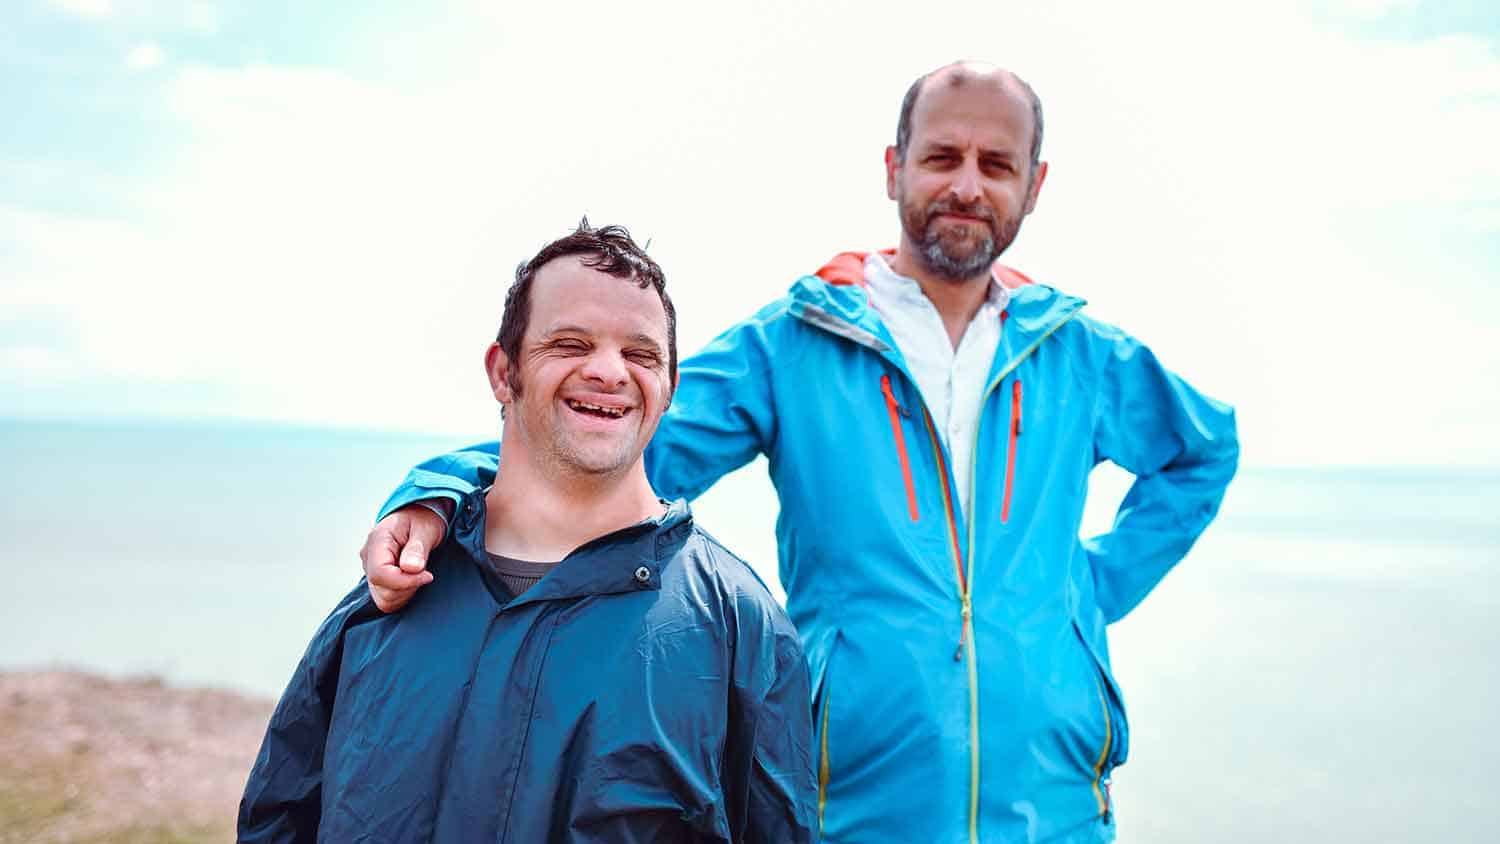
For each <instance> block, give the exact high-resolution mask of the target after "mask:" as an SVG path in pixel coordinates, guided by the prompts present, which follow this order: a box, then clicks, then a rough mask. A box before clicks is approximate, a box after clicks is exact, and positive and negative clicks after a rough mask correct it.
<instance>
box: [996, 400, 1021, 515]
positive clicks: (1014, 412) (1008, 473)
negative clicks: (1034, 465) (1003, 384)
mask: <svg viewBox="0 0 1500 844" xmlns="http://www.w3.org/2000/svg"><path fill="white" fill-rule="evenodd" d="M1020 438H1021V379H1019V378H1017V379H1016V380H1014V381H1012V382H1011V385H1010V437H1009V439H1010V444H1009V446H1008V447H1007V448H1006V450H1005V496H1004V498H1002V499H1001V502H1000V522H1001V524H1004V523H1006V522H1009V521H1010V493H1011V490H1012V489H1013V488H1014V487H1015V484H1016V444H1017V442H1016V441H1017V440H1019V439H1020Z"/></svg>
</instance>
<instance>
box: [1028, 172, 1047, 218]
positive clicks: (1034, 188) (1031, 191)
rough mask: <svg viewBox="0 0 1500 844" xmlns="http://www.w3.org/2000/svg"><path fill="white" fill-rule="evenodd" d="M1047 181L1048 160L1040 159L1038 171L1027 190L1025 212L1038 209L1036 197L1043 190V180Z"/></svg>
mask: <svg viewBox="0 0 1500 844" xmlns="http://www.w3.org/2000/svg"><path fill="white" fill-rule="evenodd" d="M1045 181H1047V162H1045V161H1038V162H1037V163H1036V173H1035V174H1034V175H1033V176H1032V178H1031V185H1030V186H1029V187H1028V189H1027V191H1026V211H1025V213H1027V214H1030V213H1031V212H1032V211H1034V210H1035V209H1036V198H1037V195H1038V194H1040V193H1041V192H1042V182H1045Z"/></svg>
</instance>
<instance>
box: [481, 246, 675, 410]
mask: <svg viewBox="0 0 1500 844" xmlns="http://www.w3.org/2000/svg"><path fill="white" fill-rule="evenodd" d="M573 255H579V256H582V261H583V265H584V266H585V267H588V268H590V269H594V270H598V271H599V272H601V273H605V274H606V275H612V276H614V277H615V278H619V279H623V280H626V281H634V282H635V283H636V285H637V286H638V287H640V288H641V289H642V290H645V289H646V288H648V287H649V288H653V289H655V290H656V295H657V296H660V297H661V304H662V308H663V309H664V310H666V312H667V361H668V375H669V376H670V378H671V380H670V381H669V382H668V383H671V384H675V383H676V382H677V309H676V308H674V307H672V297H671V296H668V295H667V280H666V277H665V276H664V275H663V274H662V271H661V267H660V266H659V265H658V264H657V263H656V261H654V260H652V258H651V256H650V255H647V254H646V250H644V249H642V248H641V247H640V246H637V245H636V242H635V241H634V240H631V239H630V232H628V231H626V230H625V227H624V226H603V227H601V228H597V229H596V228H593V227H592V226H590V225H589V218H588V217H584V218H583V219H581V220H579V221H578V228H576V229H574V230H573V232H572V233H571V234H568V235H564V236H563V237H560V238H558V239H557V240H554V241H552V242H551V243H549V244H547V245H546V246H543V247H542V249H541V251H540V252H538V253H536V254H535V255H533V256H532V258H531V260H529V261H525V262H523V263H522V264H520V265H519V266H517V267H516V280H515V281H514V282H513V283H512V284H511V286H510V290H509V291H508V292H507V293H506V294H505V314H504V315H503V316H501V318H500V332H499V334H497V335H496V336H495V342H496V343H498V344H499V346H500V350H501V351H503V352H505V357H506V358H507V359H508V360H509V361H510V375H511V379H512V382H513V384H514V386H516V387H519V386H520V385H519V383H517V382H516V374H517V366H516V363H517V361H519V360H520V358H521V339H522V338H523V337H525V336H526V328H527V327H528V326H529V325H530V323H531V287H532V284H533V283H534V282H535V281H536V275H537V272H538V271H540V270H541V268H542V267H544V266H546V265H547V264H549V263H551V262H552V261H555V260H557V259H558V258H566V257H569V256H573ZM518 391H519V390H518Z"/></svg>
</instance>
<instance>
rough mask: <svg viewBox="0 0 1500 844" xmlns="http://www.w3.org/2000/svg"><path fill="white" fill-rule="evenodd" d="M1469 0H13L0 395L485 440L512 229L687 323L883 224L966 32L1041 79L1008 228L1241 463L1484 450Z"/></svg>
mask: <svg viewBox="0 0 1500 844" xmlns="http://www.w3.org/2000/svg"><path fill="white" fill-rule="evenodd" d="M1043 5H1052V6H1055V8H1041V7H1042V6H1043ZM1483 6H1484V4H1483V3H1479V2H1475V3H1435V2H1433V3H1429V2H1403V0H1324V2H1314V3H1307V2H1293V0H1264V2H1260V3H1256V4H1243V3H1241V4H1233V5H1232V6H1231V5H1227V4H1224V5H1221V4H1212V3H1202V2H1187V0H1183V1H1182V2H1176V0H1164V1H1163V2H1155V0H1144V2H1137V3H1129V4H1105V3H1099V4H1071V3H1062V4H1036V3H1024V4H1023V3H1009V2H990V3H982V4H976V3H946V2H927V3H923V4H895V3H889V2H859V3H855V2H829V3H819V4H809V3H805V2H796V3H793V2H783V0H767V2H756V3H739V4H703V3H690V2H681V3H673V2H665V3H645V4H636V3H619V2H609V3H594V2H591V1H590V0H581V2H575V3H569V4H539V3H534V4H514V3H478V2H461V1H457V0H456V1H455V2H448V3H437V2H433V3H408V4H396V3H380V4H376V3H368V2H344V0H337V2H320V3H302V2H292V0H279V1H278V2H248V1H247V2H213V0H162V1H161V2H152V1H151V0H15V2H9V3H6V4H5V6H4V8H3V10H0V110H3V113H4V114H5V115H6V119H5V120H4V121H0V416H27V417H69V418H74V417H82V418H92V417H109V418H118V417H151V418H170V419H199V418H248V419H257V420H277V421H286V422H294V423H305V424H315V425H332V426H351V427H358V428H373V429H394V430H412V431H425V432H433V433H451V434H452V435H453V436H454V437H455V442H459V441H466V440H473V439H479V438H485V437H490V436H492V435H493V434H494V433H496V431H497V428H498V420H497V415H498V414H497V412H496V408H495V406H494V403H493V399H492V398H491V396H490V394H489V390H488V385H487V383H486V381H485V377H484V374H483V372H482V355H483V352H484V349H485V346H486V345H487V344H488V342H489V341H490V339H491V338H492V337H493V335H494V331H495V329H496V327H497V325H498V323H499V318H500V310H501V304H502V302H503V297H504V292H505V289H506V287H507V285H508V284H509V281H510V279H511V275H512V273H513V270H514V267H515V265H516V264H517V263H518V262H520V261H522V260H524V259H525V258H527V257H529V256H530V255H531V254H532V253H534V252H535V251H536V249H537V248H539V247H540V246H541V245H542V244H543V243H545V242H546V241H548V240H550V239H552V238H554V237H557V236H559V235H561V234H563V233H565V232H566V231H568V230H569V229H570V228H571V227H572V226H573V224H574V223H575V222H576V221H577V220H578V218H579V217H580V216H582V215H584V214H587V215H588V217H589V218H590V219H591V220H592V221H593V222H595V223H596V224H598V223H622V224H624V225H626V226H628V227H629V228H630V229H631V231H632V232H633V233H634V234H635V235H636V236H637V238H638V239H641V240H643V241H646V240H649V242H650V251H651V252H652V254H654V255H655V256H656V257H657V259H658V260H659V261H660V262H661V264H662V265H663V267H664V268H665V270H666V272H667V277H668V281H669V285H670V289H671V292H672V294H673V297H674V299H675V300H676V303H677V307H678V312H679V319H680V326H679V343H680V345H681V346H682V348H683V351H684V352H690V351H692V350H695V349H697V348H699V347H701V346H702V345H703V344H704V343H706V342H707V341H708V340H709V339H711V338H712V337H713V336H714V335H715V334H717V333H718V332H719V331H721V330H723V329H724V328H725V327H727V326H728V325H730V324H732V323H733V322H734V321H736V320H738V319H741V318H744V317H745V316H748V315H749V314H750V313H752V312H753V311H754V310H755V309H757V308H758V307H759V306H761V305H763V304H765V303H766V302H768V301H770V300H771V299H773V298H775V297H777V296H778V295H780V294H781V293H783V292H785V290H786V289H787V287H788V286H790V284H791V283H792V282H793V281H794V280H795V279H796V277H797V276H799V275H801V274H804V273H807V272H810V271H812V270H814V269H816V268H817V267H818V266H819V265H821V264H822V263H823V262H824V261H825V260H826V259H827V258H829V257H831V256H832V255H833V254H834V253H836V252H839V251H844V250H849V249H871V248H880V247H886V246H890V245H893V244H894V243H895V240H896V238H897V234H898V223H897V218H896V214H895V208H894V205H893V204H892V203H891V202H890V201H889V200H888V199H887V198H886V197H885V193H884V174H883V170H882V154H883V151H884V147H885V145H886V144H888V143H890V142H891V141H892V140H893V137H894V131H895V122H896V112H897V108H898V105H899V103H900V99H901V95H902V93H903V92H904V90H905V89H906V87H907V85H908V84H909V83H910V82H911V80H912V79H913V78H914V77H916V76H917V75H919V74H921V73H923V72H925V71H927V70H929V69H931V68H933V67H936V66H938V65H941V64H944V63H946V62H948V61H950V60H953V59H956V58H974V59H984V60H990V61H994V62H997V63H999V64H1002V65H1005V66H1007V67H1010V68H1012V69H1014V70H1015V71H1017V72H1018V73H1020V74H1021V75H1022V76H1023V77H1025V78H1026V79H1027V80H1028V81H1029V82H1031V83H1032V85H1033V86H1034V87H1035V88H1036V90H1037V91H1038V93H1039V94H1040V96H1041V97H1042V100H1043V103H1044V105H1045V108H1046V115H1047V116H1046V140H1045V143H1044V147H1043V157H1044V158H1045V159H1047V160H1048V161H1049V162H1050V168H1051V169H1050V171H1049V175H1048V178H1047V182H1046V184H1045V186H1044V190H1043V191H1042V195H1041V198H1040V202H1039V204H1038V207H1037V210H1036V212H1035V213H1034V214H1033V215H1032V216H1031V217H1030V218H1028V220H1027V222H1026V224H1025V226H1024V227H1023V229H1022V231H1021V235H1020V237H1019V239H1018V240H1017V242H1016V244H1015V245H1014V246H1013V247H1012V248H1011V249H1010V251H1009V252H1007V253H1006V262H1007V263H1009V264H1011V265H1013V266H1016V267H1018V268H1020V269H1021V270H1023V271H1024V272H1026V273H1027V274H1028V275H1030V276H1032V277H1033V278H1035V279H1037V280H1039V281H1041V282H1043V283H1047V284H1051V285H1053V286H1055V287H1058V288H1060V289H1062V290H1065V291H1068V292H1070V293H1073V294H1076V295H1079V296H1082V297H1084V298H1086V299H1087V300H1089V305H1088V308H1087V311H1086V312H1087V313H1089V314H1091V315H1093V316H1094V317H1095V318H1097V319H1101V320H1104V321H1106V322H1110V323H1113V324H1117V325H1119V326H1121V327H1123V328H1125V329H1126V330H1127V331H1129V332H1130V333H1132V334H1134V335H1135V336H1137V337H1139V338H1141V339H1142V340H1143V341H1144V342H1146V343H1147V344H1148V345H1150V346H1151V347H1152V348H1153V349H1154V350H1155V351H1156V352H1157V354H1158V355H1159V356H1160V357H1161V358H1162V359H1163V360H1164V361H1166V362H1167V363H1168V365H1169V366H1171V367H1172V368H1173V369H1175V370H1177V371H1178V372H1180V373H1181V374H1182V375H1184V376H1185V377H1187V378H1188V379H1189V380H1190V381H1192V382H1193V383H1194V384H1195V385H1197V386H1199V387H1200V388H1202V389H1203V390H1205V391H1206V392H1208V393H1209V394H1211V395H1214V396H1216V397H1219V398H1222V399H1224V400H1226V401H1228V402H1230V403H1232V404H1233V405H1235V407H1236V409H1237V413H1238V417H1239V422H1240V430H1241V440H1242V443H1243V448H1244V461H1245V463H1246V464H1247V465H1287V464H1316V465H1384V464H1396V465H1457V466H1465V465H1474V466H1497V465H1500V438H1497V437H1496V436H1494V431H1495V430H1497V426H1496V423H1495V421H1494V420H1495V418H1496V416H1497V414H1500V344H1496V343H1494V342H1492V339H1491V335H1492V331H1491V330H1490V323H1491V315H1492V314H1494V313H1495V312H1496V311H1497V310H1500V283H1497V282H1500V156H1497V155H1495V153H1494V150H1495V149H1500V49H1497V39H1500V17H1497V16H1496V15H1494V13H1493V10H1490V11H1486V10H1485V9H1484V8H1483ZM919 9H920V10H919Z"/></svg>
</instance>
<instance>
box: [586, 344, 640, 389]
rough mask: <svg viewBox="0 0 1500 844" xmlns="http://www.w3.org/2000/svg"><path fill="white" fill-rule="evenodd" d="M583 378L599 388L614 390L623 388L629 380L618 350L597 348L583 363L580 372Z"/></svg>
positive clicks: (623, 360) (628, 374)
mask: <svg viewBox="0 0 1500 844" xmlns="http://www.w3.org/2000/svg"><path fill="white" fill-rule="evenodd" d="M580 374H581V375H583V377H584V378H585V379H587V380H589V381H591V382H593V383H595V384H598V385H599V386H600V387H601V388H604V389H609V390H614V389H618V388H620V387H622V386H624V384H625V382H626V381H627V380H628V379H629V378H630V373H629V371H628V370H627V369H626V368H625V359H624V358H623V357H621V355H620V352H619V350H618V349H606V348H599V349H596V350H595V351H594V353H593V354H591V355H589V356H588V360H585V361H584V362H583V368H582V370H581V371H580Z"/></svg>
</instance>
